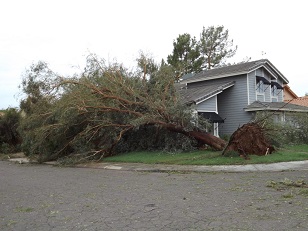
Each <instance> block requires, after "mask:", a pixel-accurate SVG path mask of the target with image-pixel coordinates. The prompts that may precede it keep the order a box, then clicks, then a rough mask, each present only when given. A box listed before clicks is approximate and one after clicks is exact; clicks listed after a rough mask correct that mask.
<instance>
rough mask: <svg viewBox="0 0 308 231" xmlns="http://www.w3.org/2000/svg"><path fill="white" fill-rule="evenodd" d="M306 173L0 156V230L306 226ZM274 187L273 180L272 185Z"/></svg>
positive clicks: (283, 227) (279, 228)
mask: <svg viewBox="0 0 308 231" xmlns="http://www.w3.org/2000/svg"><path fill="white" fill-rule="evenodd" d="M307 173H308V171H299V170H298V171H284V172H243V173H223V172H220V173H186V174H183V173H180V172H179V173H166V172H164V173H161V172H135V171H121V170H107V169H91V168H61V167H53V166H48V165H30V164H16V163H11V162H6V161H0V230H14V231H17V230H31V231H32V230H42V231H45V230H46V231H48V230H50V231H51V230H52V231H54V230H59V231H60V230H61V231H63V230H258V231H259V230H279V231H281V230H307V227H308V190H307V188H295V187H286V188H280V189H279V190H277V189H275V188H273V187H267V185H269V182H270V181H274V182H278V181H286V180H285V178H288V179H290V180H293V181H296V180H300V179H302V180H304V181H305V182H308V179H307ZM271 185H273V184H271Z"/></svg>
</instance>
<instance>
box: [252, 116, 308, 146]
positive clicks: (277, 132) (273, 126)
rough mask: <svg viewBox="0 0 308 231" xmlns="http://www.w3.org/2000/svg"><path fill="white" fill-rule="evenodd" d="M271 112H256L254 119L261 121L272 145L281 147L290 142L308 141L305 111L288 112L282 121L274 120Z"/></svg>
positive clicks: (307, 123) (303, 142) (307, 117)
mask: <svg viewBox="0 0 308 231" xmlns="http://www.w3.org/2000/svg"><path fill="white" fill-rule="evenodd" d="M273 115H275V116H277V114H273V113H264V112H263V113H257V115H256V120H259V121H261V123H263V125H264V126H265V128H266V135H267V137H268V139H269V140H270V142H271V143H272V145H274V146H276V147H282V146H285V145H292V144H307V143H308V115H307V113H299V112H288V113H286V114H285V121H284V122H280V121H279V122H277V121H274V119H273Z"/></svg>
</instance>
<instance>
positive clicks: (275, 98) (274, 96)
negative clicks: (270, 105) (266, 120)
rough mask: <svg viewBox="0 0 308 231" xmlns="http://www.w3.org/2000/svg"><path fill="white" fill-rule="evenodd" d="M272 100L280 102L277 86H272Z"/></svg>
mask: <svg viewBox="0 0 308 231" xmlns="http://www.w3.org/2000/svg"><path fill="white" fill-rule="evenodd" d="M271 98H272V102H278V92H277V86H276V85H272V86H271Z"/></svg>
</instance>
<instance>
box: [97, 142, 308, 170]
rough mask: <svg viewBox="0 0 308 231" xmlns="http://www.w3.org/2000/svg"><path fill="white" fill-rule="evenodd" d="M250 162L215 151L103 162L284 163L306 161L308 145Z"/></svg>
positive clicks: (149, 154) (118, 157) (135, 156)
mask: <svg viewBox="0 0 308 231" xmlns="http://www.w3.org/2000/svg"><path fill="white" fill-rule="evenodd" d="M249 157H250V160H244V159H243V158H241V157H238V156H229V157H226V156H222V155H221V152H217V151H209V150H206V151H193V152H183V153H168V152H157V151H156V152H145V151H143V152H130V153H122V154H118V155H115V156H111V157H107V158H104V160H103V161H104V162H127V163H145V164H179V165H231V164H241V165H243V164H261V163H276V162H285V161H299V160H308V144H305V145H294V146H288V147H286V148H281V149H279V150H277V151H276V152H274V153H273V154H270V155H267V156H256V155H250V156H249Z"/></svg>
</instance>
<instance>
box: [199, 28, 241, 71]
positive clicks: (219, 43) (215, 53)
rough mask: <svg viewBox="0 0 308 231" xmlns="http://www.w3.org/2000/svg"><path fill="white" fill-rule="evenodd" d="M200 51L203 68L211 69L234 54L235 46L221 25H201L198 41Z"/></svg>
mask: <svg viewBox="0 0 308 231" xmlns="http://www.w3.org/2000/svg"><path fill="white" fill-rule="evenodd" d="M199 47H200V53H201V56H202V57H203V60H204V64H203V66H202V67H203V69H211V68H213V67H216V66H219V65H221V64H223V63H224V62H225V59H227V58H231V57H233V56H234V55H235V53H236V50H237V46H235V47H233V40H229V31H228V30H224V27H223V26H218V27H214V26H210V27H208V28H207V29H205V27H203V30H202V33H201V35H200V41H199Z"/></svg>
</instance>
